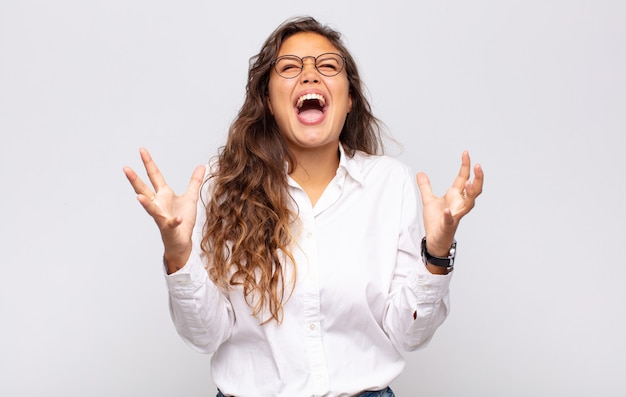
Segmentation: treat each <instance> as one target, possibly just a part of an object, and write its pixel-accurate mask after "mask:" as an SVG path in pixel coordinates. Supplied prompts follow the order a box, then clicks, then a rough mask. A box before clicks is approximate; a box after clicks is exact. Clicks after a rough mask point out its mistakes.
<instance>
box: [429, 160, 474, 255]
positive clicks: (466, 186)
mask: <svg viewBox="0 0 626 397" xmlns="http://www.w3.org/2000/svg"><path fill="white" fill-rule="evenodd" d="M470 173H471V162H470V157H469V153H468V152H467V151H465V152H463V155H462V158H461V169H460V170H459V174H458V175H457V176H456V178H455V179H454V182H453V183H452V187H450V189H448V191H447V192H446V194H445V195H444V196H442V197H437V196H435V195H434V194H433V192H432V189H431V187H430V180H429V179H428V176H426V174H424V173H419V174H417V185H418V186H419V189H420V193H421V196H422V203H423V205H424V227H425V229H426V243H427V247H426V249H427V250H428V252H429V253H430V254H431V255H435V256H447V255H448V251H449V249H450V246H451V245H452V242H453V240H454V234H455V233H456V230H457V228H458V226H459V222H460V220H461V218H463V217H464V216H465V215H466V214H467V213H468V212H470V211H471V210H472V208H474V204H475V202H476V198H477V197H478V196H479V195H480V194H481V193H482V190H483V179H484V173H483V170H482V168H481V166H480V165H479V164H476V165H475V166H474V180H470V176H471V175H470Z"/></svg>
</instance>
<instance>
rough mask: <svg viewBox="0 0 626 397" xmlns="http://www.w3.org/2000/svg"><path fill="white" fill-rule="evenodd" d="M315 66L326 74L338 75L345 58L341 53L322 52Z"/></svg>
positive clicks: (328, 75) (329, 75) (330, 75)
mask: <svg viewBox="0 0 626 397" xmlns="http://www.w3.org/2000/svg"><path fill="white" fill-rule="evenodd" d="M315 67H316V68H317V71H318V72H320V73H321V74H323V75H324V76H327V77H332V76H336V75H338V74H339V73H341V71H342V70H343V58H342V57H341V56H340V55H339V54H333V53H329V54H322V55H320V56H318V57H317V60H316V62H315Z"/></svg>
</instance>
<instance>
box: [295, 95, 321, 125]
mask: <svg viewBox="0 0 626 397" xmlns="http://www.w3.org/2000/svg"><path fill="white" fill-rule="evenodd" d="M325 110H326V98H324V97H323V96H322V95H320V94H305V95H302V96H301V97H300V98H298V101H297V102H296V112H297V113H298V118H300V119H301V120H302V121H304V122H306V123H315V122H317V121H320V120H321V119H322V118H323V116H324V112H325Z"/></svg>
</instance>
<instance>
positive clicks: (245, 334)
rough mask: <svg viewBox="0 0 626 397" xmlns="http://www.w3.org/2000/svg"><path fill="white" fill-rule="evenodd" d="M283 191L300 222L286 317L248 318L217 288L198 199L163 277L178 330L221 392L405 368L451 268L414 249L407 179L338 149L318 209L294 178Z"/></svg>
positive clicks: (378, 376) (345, 381)
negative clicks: (427, 262)
mask: <svg viewBox="0 0 626 397" xmlns="http://www.w3.org/2000/svg"><path fill="white" fill-rule="evenodd" d="M340 150H341V148H340ZM289 193H290V194H291V196H292V197H293V200H294V210H296V211H297V213H298V215H299V222H298V224H297V225H294V235H295V238H296V241H295V243H294V244H293V247H292V250H293V252H292V253H293V256H294V258H295V262H296V269H295V272H294V271H289V270H288V271H287V272H286V276H287V279H289V278H290V277H291V278H292V279H293V277H295V278H296V284H295V289H294V290H293V293H292V294H291V295H290V296H289V298H288V300H287V301H286V302H285V304H284V319H283V321H282V322H281V323H280V324H278V323H276V322H275V321H271V322H269V323H267V324H265V325H261V322H262V321H263V320H265V319H266V318H263V319H260V318H258V317H254V316H252V314H251V312H252V310H251V308H250V306H249V305H248V304H247V303H246V301H245V299H244V297H243V293H242V288H241V287H234V288H233V289H232V290H230V291H221V290H219V289H218V288H217V287H216V286H215V285H214V284H213V282H211V280H210V279H209V278H208V276H207V272H206V270H205V264H206V263H205V261H204V259H203V258H204V257H203V255H202V254H201V250H200V247H199V243H200V239H201V237H202V227H203V225H204V221H205V214H204V207H203V206H202V203H201V202H202V200H200V203H199V209H198V219H197V222H196V228H195V231H194V248H193V251H192V255H191V257H190V259H189V262H188V263H187V264H186V265H185V267H184V268H182V269H181V270H179V271H178V272H176V273H173V274H171V275H168V276H166V280H167V284H168V288H169V291H170V310H171V314H172V318H173V321H174V324H175V326H176V329H177V331H178V333H179V334H180V335H181V337H182V338H183V339H184V340H185V341H186V342H187V343H189V344H190V345H191V346H193V347H194V348H196V349H197V350H199V351H201V352H205V353H213V357H212V360H211V366H212V376H213V380H214V382H215V384H216V385H217V386H218V387H219V388H220V390H221V391H222V392H223V393H224V394H225V395H234V396H238V397H277V396H289V397H298V396H302V397H305V396H306V397H308V396H352V395H355V394H358V393H359V392H362V391H365V390H379V389H383V388H385V387H386V386H388V385H389V384H390V383H391V382H392V381H393V380H394V379H395V378H396V377H397V376H398V375H399V374H400V372H401V371H402V369H403V367H404V360H403V357H402V355H401V353H400V352H401V351H403V350H404V351H410V350H415V349H417V348H420V347H423V346H425V345H426V344H427V343H428V341H429V340H430V339H431V337H432V335H433V333H434V332H435V330H436V329H437V327H439V325H441V323H442V322H443V321H444V319H445V318H446V316H447V314H448V310H449V301H448V286H449V283H450V278H451V275H450V274H449V275H433V274H431V273H429V272H428V270H427V269H426V268H425V266H424V263H423V260H422V258H421V255H420V242H421V239H422V237H423V222H422V217H421V202H420V199H419V193H418V190H417V185H416V182H415V176H414V174H413V173H412V172H411V171H410V170H409V169H408V167H407V166H405V165H404V164H402V163H401V162H399V161H398V160H396V159H393V158H391V157H387V156H368V155H365V154H362V153H357V154H356V155H355V156H354V157H353V158H348V157H347V156H346V155H345V153H344V152H343V150H341V160H340V164H339V168H338V169H337V173H336V176H335V178H334V179H333V180H332V181H331V182H330V184H329V185H328V186H327V188H326V190H325V191H324V193H323V194H322V196H321V197H320V199H319V200H318V202H317V204H316V205H315V207H312V206H311V202H310V200H309V199H308V196H307V195H306V193H305V192H304V190H302V188H300V186H298V184H297V183H296V182H295V181H294V180H292V179H291V178H289ZM203 194H206V190H205V191H204V193H203ZM286 269H290V268H289V266H286ZM287 285H289V284H287ZM288 291H289V290H288Z"/></svg>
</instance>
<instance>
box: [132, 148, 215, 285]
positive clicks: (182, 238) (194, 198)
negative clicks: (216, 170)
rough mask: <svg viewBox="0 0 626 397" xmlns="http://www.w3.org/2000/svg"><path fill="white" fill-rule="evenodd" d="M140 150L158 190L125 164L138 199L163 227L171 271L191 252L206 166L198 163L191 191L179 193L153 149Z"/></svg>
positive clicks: (184, 261)
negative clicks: (160, 168) (166, 175)
mask: <svg viewBox="0 0 626 397" xmlns="http://www.w3.org/2000/svg"><path fill="white" fill-rule="evenodd" d="M139 154H140V155H141V161H143V165H144V167H145V168H146V172H147V174H148V178H149V179H150V183H151V184H152V187H153V188H154V191H153V189H152V188H150V186H148V185H147V184H146V183H144V182H143V181H142V180H141V178H139V176H138V175H137V173H136V172H135V171H133V169H132V168H130V167H124V174H126V178H128V181H129V182H130V184H131V185H132V187H133V189H134V190H135V193H137V200H138V201H139V203H140V204H141V205H142V206H143V208H144V209H145V210H146V212H147V213H148V214H149V215H150V216H151V217H152V218H153V219H154V221H155V222H156V224H157V226H158V227H159V231H160V232H161V239H162V240H163V246H164V249H165V252H164V259H165V263H166V266H167V272H168V274H171V273H174V272H175V271H177V270H179V269H181V268H182V267H183V266H184V265H185V263H187V260H188V258H189V255H190V254H191V235H192V233H193V227H194V224H195V222H196V212H197V204H198V196H199V192H200V186H201V185H202V182H203V179H204V173H205V167H204V166H198V167H197V168H196V169H195V170H194V172H193V174H192V175H191V180H190V181H189V186H188V187H187V191H186V192H185V193H183V194H182V195H180V196H177V195H176V194H175V193H174V191H173V190H172V189H171V188H170V187H169V186H168V185H167V183H166V182H165V178H163V175H162V174H161V171H159V168H158V167H157V165H156V163H155V162H154V160H152V157H151V156H150V153H148V151H147V150H146V149H144V148H141V149H139Z"/></svg>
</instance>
